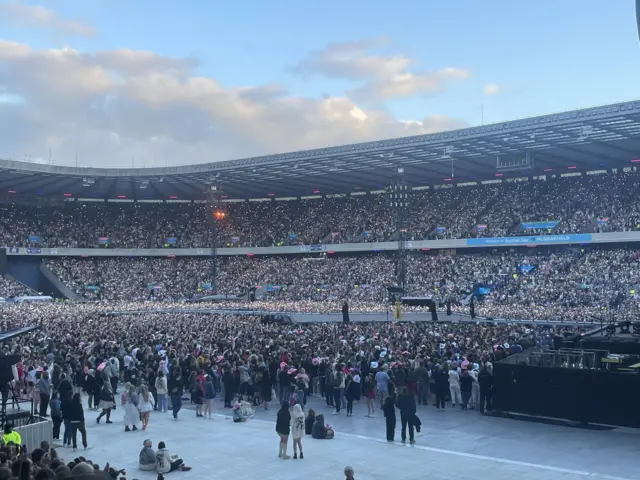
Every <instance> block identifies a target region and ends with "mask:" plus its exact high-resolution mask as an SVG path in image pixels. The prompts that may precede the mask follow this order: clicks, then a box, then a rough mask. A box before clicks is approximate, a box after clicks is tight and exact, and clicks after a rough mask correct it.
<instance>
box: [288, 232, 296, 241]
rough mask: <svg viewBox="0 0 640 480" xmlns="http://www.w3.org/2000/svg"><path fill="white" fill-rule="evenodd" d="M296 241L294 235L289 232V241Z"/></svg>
mask: <svg viewBox="0 0 640 480" xmlns="http://www.w3.org/2000/svg"><path fill="white" fill-rule="evenodd" d="M295 239H296V234H295V233H293V232H289V240H290V241H291V240H295Z"/></svg>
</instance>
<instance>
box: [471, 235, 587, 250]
mask: <svg viewBox="0 0 640 480" xmlns="http://www.w3.org/2000/svg"><path fill="white" fill-rule="evenodd" d="M583 242H591V234H590V233H576V234H573V235H537V236H532V237H529V236H524V237H495V238H468V239H467V245H469V246H474V247H478V246H483V245H484V246H492V245H544V244H545V243H583Z"/></svg>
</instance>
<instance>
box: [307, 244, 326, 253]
mask: <svg viewBox="0 0 640 480" xmlns="http://www.w3.org/2000/svg"><path fill="white" fill-rule="evenodd" d="M309 250H310V251H312V252H321V251H322V250H324V245H309Z"/></svg>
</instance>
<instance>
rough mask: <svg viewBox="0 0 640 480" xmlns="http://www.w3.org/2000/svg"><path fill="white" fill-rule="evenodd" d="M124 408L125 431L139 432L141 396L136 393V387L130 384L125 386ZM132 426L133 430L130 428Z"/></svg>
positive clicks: (122, 397) (123, 393) (123, 395)
mask: <svg viewBox="0 0 640 480" xmlns="http://www.w3.org/2000/svg"><path fill="white" fill-rule="evenodd" d="M121 403H122V408H124V431H125V432H130V431H131V430H133V431H136V430H138V421H139V419H140V413H139V412H138V405H140V396H139V395H138V393H137V392H136V387H134V386H133V385H131V384H130V383H128V382H127V383H126V384H125V385H124V391H123V392H122V395H121ZM129 426H131V428H129Z"/></svg>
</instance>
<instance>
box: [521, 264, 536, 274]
mask: <svg viewBox="0 0 640 480" xmlns="http://www.w3.org/2000/svg"><path fill="white" fill-rule="evenodd" d="M534 268H536V267H535V265H520V273H529V272H530V271H531V270H533V269H534Z"/></svg>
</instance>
